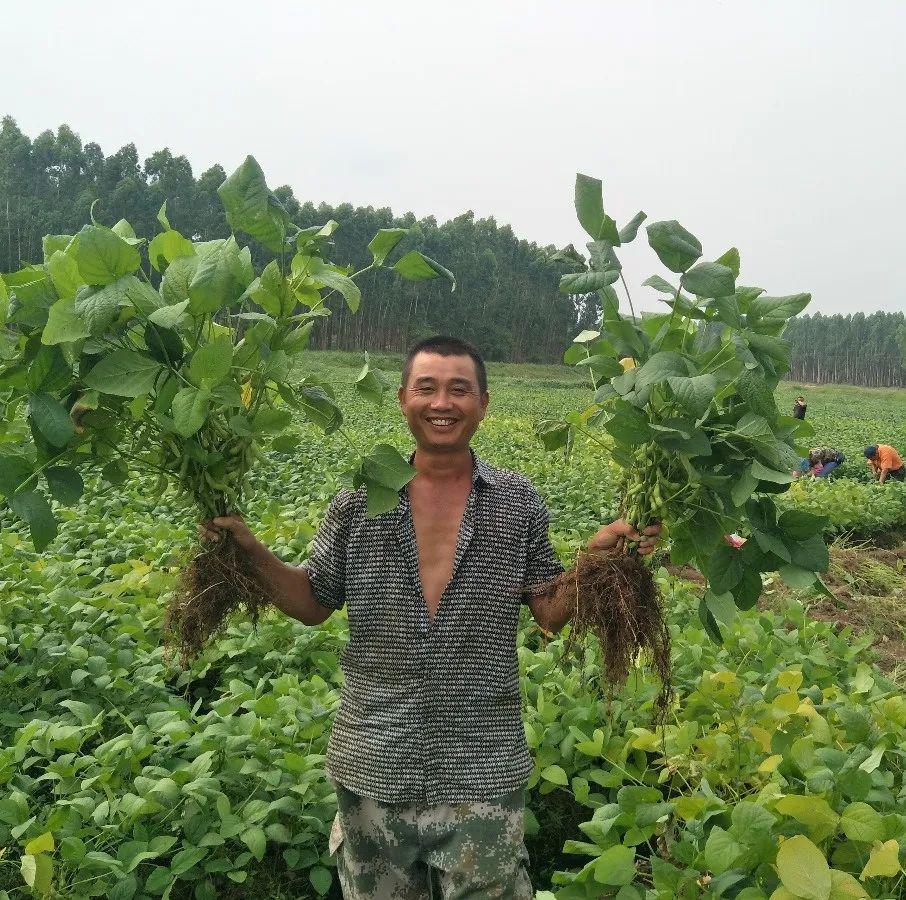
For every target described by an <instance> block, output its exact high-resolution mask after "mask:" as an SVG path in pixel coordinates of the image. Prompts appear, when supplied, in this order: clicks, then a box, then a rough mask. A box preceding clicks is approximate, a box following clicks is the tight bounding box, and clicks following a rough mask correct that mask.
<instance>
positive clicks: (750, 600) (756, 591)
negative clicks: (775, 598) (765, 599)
mask: <svg viewBox="0 0 906 900" xmlns="http://www.w3.org/2000/svg"><path fill="white" fill-rule="evenodd" d="M762 589H763V585H762V583H761V575H760V574H759V573H758V572H757V571H756V570H755V569H743V571H742V574H741V575H740V578H739V581H738V582H737V583H736V584H735V585H734V586H733V588H732V589H731V591H730V593H731V594H732V595H733V600H734V601H735V603H736V605H737V606H738V607H739V608H740V609H743V610H745V609H751V608H752V607H753V606H754V605H755V604H756V603H757V602H758V598H759V597H760V596H761V592H762Z"/></svg>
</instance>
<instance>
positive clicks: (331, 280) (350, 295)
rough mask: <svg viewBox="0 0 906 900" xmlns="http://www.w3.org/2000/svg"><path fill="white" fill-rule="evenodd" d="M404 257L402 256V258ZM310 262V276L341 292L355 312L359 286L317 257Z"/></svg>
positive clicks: (360, 296)
mask: <svg viewBox="0 0 906 900" xmlns="http://www.w3.org/2000/svg"><path fill="white" fill-rule="evenodd" d="M413 252H414V251H413ZM405 258H406V257H403V259H405ZM426 258H427V257H426ZM312 262H313V265H312V266H311V276H312V277H313V278H315V279H316V280H317V281H319V282H321V284H323V285H324V287H328V288H331V289H332V290H335V291H338V292H339V293H340V294H342V295H343V299H344V300H345V301H346V305H347V306H348V307H349V309H350V311H351V312H357V311H358V308H359V304H360V303H361V302H362V292H361V291H360V290H359V286H358V285H357V284H356V283H355V282H354V281H353V280H352V279H351V278H350V277H349V276H348V275H344V274H343V273H342V272H339V271H337V270H336V268H335V267H333V266H328V265H325V264H324V263H322V262H321V261H320V260H318V259H313V261H312ZM400 262H402V260H400ZM432 277H436V276H432ZM417 280H418V279H417Z"/></svg>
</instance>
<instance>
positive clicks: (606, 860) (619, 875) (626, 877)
mask: <svg viewBox="0 0 906 900" xmlns="http://www.w3.org/2000/svg"><path fill="white" fill-rule="evenodd" d="M593 868H594V873H595V881H597V882H598V883H599V884H609V885H613V886H617V885H626V884H629V883H630V882H631V881H632V880H633V879H634V878H635V877H636V875H637V874H638V872H637V871H636V867H635V851H634V850H633V849H632V847H625V846H624V845H623V844H614V845H613V846H612V847H608V848H607V849H606V850H604V851H602V852H601V855H600V856H599V857H598V859H597V860H596V861H595V863H594V865H593Z"/></svg>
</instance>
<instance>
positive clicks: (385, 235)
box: [368, 228, 409, 266]
mask: <svg viewBox="0 0 906 900" xmlns="http://www.w3.org/2000/svg"><path fill="white" fill-rule="evenodd" d="M408 233H409V229H408V228H381V229H380V230H379V231H378V233H377V234H376V235H375V236H374V237H373V238H372V239H371V240H370V241H369V242H368V249H369V250H370V251H371V258H372V260H373V261H374V264H375V265H376V266H382V265H383V264H384V260H385V259H386V258H387V256H388V255H389V254H390V253H391V252H392V251H393V248H394V247H396V245H397V244H398V243H399V242H400V241H401V240H402V239H403V238H404V237H405V236H406V235H407V234H408Z"/></svg>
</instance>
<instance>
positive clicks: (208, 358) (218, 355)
mask: <svg viewBox="0 0 906 900" xmlns="http://www.w3.org/2000/svg"><path fill="white" fill-rule="evenodd" d="M232 364H233V345H232V342H231V341H230V338H229V336H228V335H223V336H222V337H219V338H215V339H214V340H212V341H210V342H208V343H207V344H204V345H203V346H201V347H199V348H198V349H197V350H196V351H195V353H194V354H193V355H192V360H191V362H190V363H189V371H188V376H189V380H190V381H192V382H193V383H194V384H196V385H199V386H200V385H207V386H208V387H209V388H213V387H214V386H215V385H217V384H220V382H221V381H223V379H224V378H226V377H227V375H229V373H230V367H231V366H232Z"/></svg>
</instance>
